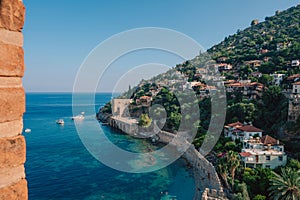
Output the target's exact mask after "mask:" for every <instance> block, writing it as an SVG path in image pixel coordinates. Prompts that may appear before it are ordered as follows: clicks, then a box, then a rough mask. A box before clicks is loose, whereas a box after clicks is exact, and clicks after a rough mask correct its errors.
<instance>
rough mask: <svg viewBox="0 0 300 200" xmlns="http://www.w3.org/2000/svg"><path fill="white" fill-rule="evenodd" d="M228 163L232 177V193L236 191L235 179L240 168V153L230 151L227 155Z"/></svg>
mask: <svg viewBox="0 0 300 200" xmlns="http://www.w3.org/2000/svg"><path fill="white" fill-rule="evenodd" d="M227 162H228V169H229V172H230V175H231V188H232V191H233V190H234V177H235V171H236V169H237V168H238V167H239V166H240V158H239V155H238V153H236V152H234V151H229V152H228V153H227Z"/></svg>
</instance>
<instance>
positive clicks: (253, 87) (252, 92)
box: [225, 80, 264, 99]
mask: <svg viewBox="0 0 300 200" xmlns="http://www.w3.org/2000/svg"><path fill="white" fill-rule="evenodd" d="M225 89H226V92H228V93H235V92H238V93H241V94H243V96H245V97H247V98H249V99H258V98H261V96H262V93H263V90H264V85H263V84H261V83H258V82H252V83H251V81H250V80H243V81H239V82H237V81H235V82H225Z"/></svg>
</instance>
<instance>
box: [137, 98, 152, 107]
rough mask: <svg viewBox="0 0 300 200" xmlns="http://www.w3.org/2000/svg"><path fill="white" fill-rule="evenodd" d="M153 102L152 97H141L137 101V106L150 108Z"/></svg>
mask: <svg viewBox="0 0 300 200" xmlns="http://www.w3.org/2000/svg"><path fill="white" fill-rule="evenodd" d="M151 101H152V97H149V96H141V97H140V98H138V99H136V100H135V103H136V104H137V105H142V106H150V105H151Z"/></svg>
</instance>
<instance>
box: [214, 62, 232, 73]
mask: <svg viewBox="0 0 300 200" xmlns="http://www.w3.org/2000/svg"><path fill="white" fill-rule="evenodd" d="M216 66H217V67H218V70H219V71H220V72H222V71H228V70H231V69H232V65H230V64H227V63H220V64H217V65H216Z"/></svg>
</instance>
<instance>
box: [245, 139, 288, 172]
mask: <svg viewBox="0 0 300 200" xmlns="http://www.w3.org/2000/svg"><path fill="white" fill-rule="evenodd" d="M240 157H241V159H242V161H243V163H244V166H245V167H250V168H256V167H261V168H271V169H274V168H276V167H278V166H285V165H286V163H287V155H286V153H285V152H284V146H283V144H282V143H280V141H279V140H276V139H274V138H272V137H271V136H268V135H266V136H263V137H261V138H260V137H258V138H250V139H249V140H245V141H244V142H243V149H242V152H241V153H240Z"/></svg>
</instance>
